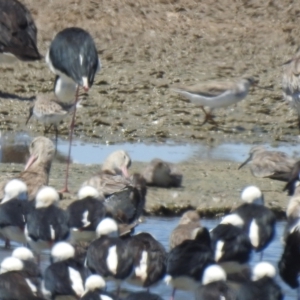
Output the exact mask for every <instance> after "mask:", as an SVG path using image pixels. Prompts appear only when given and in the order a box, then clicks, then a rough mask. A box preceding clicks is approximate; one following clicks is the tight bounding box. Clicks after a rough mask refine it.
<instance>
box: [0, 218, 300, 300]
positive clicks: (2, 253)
mask: <svg viewBox="0 0 300 300" xmlns="http://www.w3.org/2000/svg"><path fill="white" fill-rule="evenodd" d="M178 221H179V218H177V217H176V218H160V217H149V218H146V219H145V222H144V223H142V224H140V225H139V227H138V228H137V230H136V232H137V233H138V232H142V231H146V232H149V233H151V234H152V235H153V236H154V237H155V238H156V239H157V240H159V241H160V242H161V243H162V244H163V245H164V247H165V248H166V249H167V250H168V243H169V235H170V233H171V231H172V230H173V229H174V228H175V227H176V226H177V224H178ZM218 222H219V221H218V220H205V219H203V220H202V224H203V226H206V227H207V228H208V229H211V228H214V227H215V226H216V225H217V224H218ZM284 226H285V222H278V223H277V228H276V229H277V230H276V231H277V232H276V237H275V239H274V241H273V242H272V243H271V244H270V245H269V247H268V248H267V249H266V250H265V252H264V261H268V262H270V263H272V264H273V265H274V266H275V267H276V268H277V262H278V260H279V259H280V256H281V253H282V244H281V243H280V238H281V236H282V233H283V230H284ZM13 246H16V244H13ZM10 253H11V251H7V250H3V248H1V249H0V259H1V260H2V259H3V258H4V257H6V256H9V255H10ZM259 258H260V255H259V254H254V255H253V257H252V261H251V265H254V264H256V263H257V262H259ZM47 264H48V255H47V254H45V255H43V261H42V268H43V269H44V268H46V266H47ZM277 282H278V283H279V284H280V285H281V287H282V290H283V292H284V294H285V300H292V299H296V296H297V293H296V290H292V289H290V288H289V287H288V286H287V285H286V284H285V283H283V282H282V281H281V279H280V277H279V276H277ZM122 287H123V288H124V289H126V290H129V291H138V290H141V288H138V287H134V286H131V285H128V284H123V285H122ZM113 288H114V287H113V284H109V285H108V290H110V289H113ZM151 292H153V293H157V294H159V295H161V296H162V297H163V299H166V300H167V299H169V297H170V295H171V292H172V289H171V287H168V286H166V285H165V284H164V283H163V282H161V283H160V284H159V285H158V286H156V287H154V288H151ZM187 299H193V295H192V294H191V293H188V292H184V291H177V292H176V295H175V300H187Z"/></svg>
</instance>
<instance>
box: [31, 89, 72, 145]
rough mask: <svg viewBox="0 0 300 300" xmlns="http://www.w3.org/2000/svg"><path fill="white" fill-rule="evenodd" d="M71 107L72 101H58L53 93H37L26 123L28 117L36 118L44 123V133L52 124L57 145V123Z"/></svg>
mask: <svg viewBox="0 0 300 300" xmlns="http://www.w3.org/2000/svg"><path fill="white" fill-rule="evenodd" d="M73 109H74V104H73V103H71V104H66V103H63V102H61V101H59V99H58V98H57V97H56V96H55V95H54V94H38V95H37V96H36V100H35V101H34V103H33V104H32V105H31V106H30V108H29V116H28V118H27V120H26V125H27V123H28V122H29V120H30V118H31V117H32V116H34V117H35V118H36V119H37V120H39V121H40V122H41V123H43V124H44V126H45V130H44V134H46V133H47V132H48V131H49V130H50V128H51V127H52V126H53V127H54V130H55V141H56V146H57V138H58V125H59V123H60V122H61V121H62V120H63V119H64V118H65V117H66V116H67V115H68V114H69V113H70V112H71V111H72V110H73Z"/></svg>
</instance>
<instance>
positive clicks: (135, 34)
mask: <svg viewBox="0 0 300 300" xmlns="http://www.w3.org/2000/svg"><path fill="white" fill-rule="evenodd" d="M22 2H24V3H25V4H26V5H27V6H28V7H29V9H30V10H31V11H32V14H33V16H34V18H35V20H36V25H37V27H38V46H39V49H40V52H41V53H42V54H43V55H45V54H46V51H47V49H48V47H49V45H50V42H51V40H52V39H53V37H54V35H55V34H56V33H57V32H58V31H60V30H62V29H63V28H65V27H69V26H78V27H82V28H85V29H86V30H88V31H89V32H90V33H91V35H92V36H93V37H94V39H95V42H96V44H97V48H98V52H99V55H100V57H101V60H102V64H103V69H102V70H101V72H100V73H99V74H98V75H97V76H96V79H95V84H94V86H93V88H92V89H91V90H90V92H89V95H84V96H83V97H82V98H83V99H82V103H81V105H82V107H81V109H79V110H78V114H77V120H76V128H75V136H76V138H77V139H82V140H85V141H93V142H95V143H104V144H105V143H107V144H109V143H124V142H137V141H138V142H161V143H163V142H165V141H166V140H172V141H175V142H180V143H199V142H201V143H203V144H207V145H217V144H220V143H223V142H227V143H232V142H241V143H247V144H253V143H271V144H272V145H276V143H278V142H285V143H287V145H289V144H291V143H293V144H297V143H298V142H299V137H298V134H299V130H298V129H297V120H296V116H295V113H294V112H292V111H291V110H290V109H289V107H287V105H286V104H285V103H284V102H283V100H282V95H281V87H280V76H281V64H282V63H283V62H285V61H286V60H288V59H289V58H290V57H291V56H292V55H293V53H294V51H295V50H296V48H297V45H299V44H300V39H299V26H298V23H299V22H298V19H299V8H298V6H299V3H298V1H297V0H294V1H293V0H292V1H291V0H282V1H267V2H262V1H260V0H253V1H236V2H234V1H231V0H224V1H222V2H220V3H216V1H214V0H203V1H200V2H199V1H193V0H182V1H177V0H171V1H165V0H155V1H148V0H136V1H131V0H124V1H119V0H104V1H94V0H85V1H79V0H65V1H60V0H52V1H48V0H39V1H38V5H37V2H36V1H34V0H24V1H22ZM66 8H67V9H66ZM0 73H1V75H0V77H1V80H0V130H1V132H7V131H14V132H24V131H25V132H28V133H29V134H30V135H33V136H38V135H40V134H42V132H43V127H42V126H41V124H39V123H37V122H36V121H30V123H29V125H28V126H27V127H26V126H25V125H24V124H25V121H26V117H27V115H28V109H29V106H30V104H31V103H32V100H33V98H34V96H35V95H36V94H37V93H51V91H52V89H53V81H54V75H53V74H52V73H51V72H50V70H49V69H48V67H47V66H46V64H45V62H44V61H40V62H36V63H19V64H16V65H9V66H0ZM244 75H247V76H248V75H253V76H255V77H256V78H258V79H259V81H260V85H262V86H268V87H271V88H273V91H266V90H259V89H256V90H253V91H251V92H250V94H249V95H248V97H247V98H246V99H245V100H243V101H242V102H240V103H238V104H236V105H233V106H230V107H228V108H225V109H219V110H216V112H215V114H216V116H217V117H216V121H219V122H220V124H219V126H217V127H216V126H214V125H209V124H207V125H205V126H200V124H201V123H202V121H203V114H202V112H201V110H200V109H199V108H197V107H195V106H194V105H192V104H187V103H186V102H183V101H181V100H182V99H181V98H180V97H179V96H178V95H176V94H174V93H173V92H172V91H171V89H170V87H171V86H172V85H173V84H174V83H177V84H178V83H181V84H194V83H197V82H203V81H207V80H216V79H217V80H224V79H232V78H236V77H240V76H244ZM69 122H70V118H69V119H68V118H67V119H66V120H65V121H64V122H63V124H61V125H60V128H59V129H60V134H61V136H62V137H63V138H67V134H68V124H69ZM52 134H53V133H50V134H49V137H52V136H53V135H52ZM157 156H158V157H159V153H158V155H157ZM141 167H142V164H138V163H135V164H134V166H133V169H136V170H138V169H140V168H141ZM0 168H1V171H2V175H4V174H5V172H12V171H14V170H17V171H19V170H21V169H22V167H21V165H14V166H11V165H4V164H1V165H0ZM181 168H182V170H183V172H184V182H183V186H184V187H182V188H180V189H170V190H165V189H155V188H150V189H149V191H148V197H147V207H146V210H147V212H148V213H154V212H155V213H157V214H158V213H165V214H169V212H170V211H172V212H179V211H180V210H181V209H183V208H184V207H188V206H191V207H196V208H197V209H199V210H201V211H207V212H208V211H212V212H215V213H218V209H219V208H222V210H223V209H224V208H226V209H230V208H231V207H232V206H234V205H236V204H237V203H238V199H239V193H240V190H241V189H242V188H243V187H244V186H246V185H248V184H256V185H258V186H259V187H260V188H261V189H262V190H263V191H264V193H265V195H266V201H267V203H268V205H269V206H270V207H272V208H274V209H277V207H280V209H281V210H284V209H285V207H286V203H287V197H286V196H285V195H284V194H283V193H282V192H281V189H282V184H281V183H278V182H273V181H269V180H259V179H255V178H253V177H252V176H251V175H250V172H249V170H248V169H247V168H245V169H243V170H241V171H237V164H235V163H230V162H211V161H210V162H205V161H204V162H203V161H188V162H186V163H182V164H181ZM97 169H98V166H81V165H76V164H75V165H73V166H72V171H71V173H72V177H71V187H72V190H73V191H77V189H78V187H79V185H80V183H81V182H83V181H84V180H85V179H86V178H88V177H89V176H90V175H91V174H93V173H94V172H95V171H96V170H97ZM63 171H64V168H63V167H62V165H60V164H58V163H56V164H54V166H53V170H52V175H51V180H50V184H51V185H54V186H55V187H56V188H60V187H61V186H62V178H63ZM67 202H68V200H64V201H62V205H65V203H67ZM215 210H217V211H215Z"/></svg>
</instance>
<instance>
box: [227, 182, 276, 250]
mask: <svg viewBox="0 0 300 300" xmlns="http://www.w3.org/2000/svg"><path fill="white" fill-rule="evenodd" d="M241 200H242V201H243V202H244V204H242V205H240V206H239V207H238V208H236V209H235V210H234V211H233V212H232V214H237V215H238V216H240V217H241V218H242V219H243V221H244V225H243V228H244V230H245V231H246V232H247V234H248V236H249V239H250V241H251V244H252V247H253V249H254V250H255V251H256V252H261V251H263V250H264V249H265V248H266V247H267V246H268V245H269V244H270V242H271V241H272V240H273V238H274V236H275V225H276V216H275V215H274V213H273V212H272V211H271V210H270V209H268V208H267V207H265V206H264V197H263V194H262V192H261V190H260V189H259V188H257V187H256V186H248V187H246V188H245V189H244V190H243V192H242V194H241Z"/></svg>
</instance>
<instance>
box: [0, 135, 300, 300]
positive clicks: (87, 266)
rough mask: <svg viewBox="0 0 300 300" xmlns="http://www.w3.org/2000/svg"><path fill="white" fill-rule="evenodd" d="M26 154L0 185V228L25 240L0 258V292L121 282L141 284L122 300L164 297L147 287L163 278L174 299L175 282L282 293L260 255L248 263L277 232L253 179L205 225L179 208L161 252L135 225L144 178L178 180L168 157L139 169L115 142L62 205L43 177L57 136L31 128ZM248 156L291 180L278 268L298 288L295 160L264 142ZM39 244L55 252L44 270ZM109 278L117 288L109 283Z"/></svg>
mask: <svg viewBox="0 0 300 300" xmlns="http://www.w3.org/2000/svg"><path fill="white" fill-rule="evenodd" d="M30 154H31V156H30V158H29V159H28V162H27V164H26V166H25V170H24V171H23V172H21V173H20V174H19V175H18V176H15V177H14V178H12V179H10V180H8V179H7V180H6V181H5V182H2V184H1V191H2V192H3V195H2V196H1V199H2V201H1V203H0V237H1V238H2V239H3V240H4V241H5V246H6V247H10V241H15V242H18V243H21V244H23V245H28V246H29V248H26V247H18V248H16V249H14V251H13V252H12V255H11V257H8V258H5V259H4V260H3V261H2V262H1V264H0V299H65V298H66V299H85V300H88V299H91V300H94V299H102V300H108V299H120V286H121V283H122V282H123V281H126V282H127V283H129V284H132V285H137V286H141V287H143V288H146V289H147V291H143V292H135V293H131V294H129V295H128V296H127V298H125V299H131V300H134V299H161V298H160V296H158V295H156V294H152V293H150V288H151V287H153V286H155V285H156V284H157V283H159V282H160V281H162V280H164V281H165V283H166V284H167V285H169V286H171V287H172V288H173V292H172V295H171V299H174V298H175V291H176V290H178V289H179V290H189V291H193V292H194V293H195V299H196V300H200V299H201V300H204V299H205V300H214V299H216V300H217V299H227V300H234V299H236V300H246V299H249V300H250V299H252V300H253V299H264V300H273V299H274V300H275V299H276V300H277V299H283V297H284V296H283V294H282V292H281V289H280V287H279V285H278V284H277V283H276V279H275V275H276V268H275V266H272V265H271V264H270V263H267V262H260V263H258V264H257V265H256V266H255V267H254V268H253V269H252V270H251V268H250V267H249V261H250V259H251V255H252V253H253V252H260V253H261V260H262V258H263V251H264V249H265V248H266V247H267V246H268V245H269V244H270V242H271V241H272V240H273V238H274V237H275V225H276V217H275V215H274V213H273V212H272V211H271V210H270V209H268V208H267V207H265V206H264V197H263V194H262V192H261V191H260V190H259V189H258V188H257V187H255V186H249V187H247V188H245V189H244V190H243V192H242V194H241V200H242V202H243V203H242V204H241V205H240V206H238V207H237V208H235V209H234V210H232V212H231V213H230V214H228V215H226V216H225V217H224V218H223V219H222V220H221V222H220V223H219V225H217V226H216V227H215V228H213V229H212V230H210V231H208V229H207V228H205V227H203V226H201V224H200V218H199V214H198V213H197V211H187V212H185V213H184V214H183V216H182V218H181V219H180V222H179V225H178V226H177V227H176V228H175V229H174V230H173V232H172V233H171V234H170V242H169V251H168V252H167V250H166V249H165V248H164V246H163V245H162V244H161V242H160V241H158V240H156V239H155V238H154V237H153V236H152V235H150V234H149V233H147V232H141V233H138V234H134V231H135V228H136V227H137V226H138V224H139V222H140V217H141V215H142V213H143V209H144V206H145V202H146V190H147V187H146V186H147V185H155V186H160V187H171V186H180V185H181V181H182V174H181V173H180V172H179V171H178V169H176V167H175V166H174V165H170V164H168V163H166V162H164V161H161V160H159V159H155V160H153V161H152V162H151V163H150V164H149V165H148V166H146V168H145V169H144V170H143V172H142V173H141V174H138V173H135V174H133V175H130V174H129V171H128V168H129V167H130V165H131V159H130V157H129V155H128V154H127V153H126V152H125V151H123V150H119V151H115V152H113V153H111V154H110V155H109V156H108V157H107V159H106V160H105V161H104V162H103V164H102V170H101V171H100V172H99V173H98V174H96V175H94V176H93V177H91V178H90V179H88V180H87V181H85V182H84V183H83V184H82V186H81V188H80V189H79V191H78V196H77V200H76V201H74V202H72V203H71V204H69V206H68V207H67V208H66V209H62V208H60V207H59V205H58V204H59V200H60V195H59V193H58V192H57V191H56V190H55V189H54V188H52V187H50V186H48V179H49V172H50V168H51V163H52V159H53V157H54V155H55V145H54V144H53V142H52V141H51V140H50V139H48V138H46V137H37V138H35V139H34V140H33V142H32V143H31V145H30ZM248 162H250V166H251V171H252V173H253V175H255V176H258V177H269V178H272V179H277V180H284V181H287V185H286V188H287V189H288V190H289V194H290V195H293V196H292V198H291V200H290V203H289V205H288V209H287V217H288V222H287V226H286V230H285V233H284V237H283V238H282V240H283V242H284V244H285V247H284V251H283V253H282V256H281V259H280V261H279V263H278V268H279V274H280V276H281V278H282V279H283V280H284V281H285V282H286V283H287V284H289V285H290V286H291V287H292V288H297V287H299V282H298V275H299V271H300V260H299V256H300V247H299V244H300V231H299V225H300V214H299V211H300V197H299V187H298V186H299V162H297V161H296V160H295V159H293V158H290V157H288V156H287V155H285V154H284V153H282V152H276V151H266V150H265V149H263V148H262V147H260V146H259V147H257V146H256V147H254V148H253V149H251V151H250V157H249V159H247V161H246V162H245V163H248ZM245 163H244V164H245ZM244 164H242V165H241V167H242V166H243V165H244ZM29 249H31V250H32V251H31V250H29ZM45 250H48V251H50V253H51V254H50V265H49V266H48V267H47V268H46V270H45V271H44V272H43V274H42V272H41V270H40V255H41V253H42V252H43V251H45ZM111 280H113V281H115V282H116V285H117V288H116V291H115V293H109V292H108V291H107V290H106V288H105V287H106V283H105V281H111ZM3 295H4V296H3Z"/></svg>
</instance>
